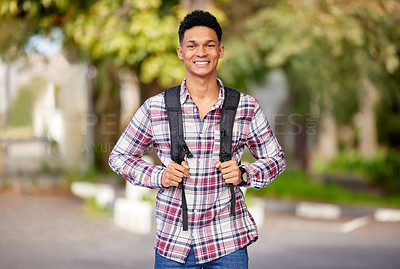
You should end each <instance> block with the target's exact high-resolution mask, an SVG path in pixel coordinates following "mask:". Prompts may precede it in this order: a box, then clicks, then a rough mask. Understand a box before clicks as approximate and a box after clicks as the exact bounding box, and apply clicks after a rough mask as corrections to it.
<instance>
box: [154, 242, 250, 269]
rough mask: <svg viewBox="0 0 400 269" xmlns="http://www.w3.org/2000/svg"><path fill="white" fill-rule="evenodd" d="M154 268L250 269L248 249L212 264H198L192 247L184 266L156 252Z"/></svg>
mask: <svg viewBox="0 0 400 269" xmlns="http://www.w3.org/2000/svg"><path fill="white" fill-rule="evenodd" d="M154 268H155V269H166V268H171V269H172V268H173V269H175V268H191V269H202V268H203V269H247V268H249V257H248V255H247V247H244V248H242V249H239V250H237V251H235V252H233V253H230V254H228V255H226V256H223V257H221V258H219V259H217V260H213V261H211V262H207V263H203V264H196V259H195V257H194V250H193V247H192V248H191V249H190V252H189V255H188V257H187V259H186V262H185V263H184V264H183V263H179V262H176V261H172V260H170V259H167V258H164V257H163V256H161V255H160V254H158V253H157V251H156V257H155V263H154Z"/></svg>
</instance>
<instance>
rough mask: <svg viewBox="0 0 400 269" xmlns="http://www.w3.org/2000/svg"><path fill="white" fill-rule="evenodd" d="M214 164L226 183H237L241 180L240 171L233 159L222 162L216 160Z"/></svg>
mask: <svg viewBox="0 0 400 269" xmlns="http://www.w3.org/2000/svg"><path fill="white" fill-rule="evenodd" d="M215 166H216V168H218V169H219V170H220V171H221V174H222V178H223V179H224V180H225V182H226V183H228V184H229V183H231V184H233V185H237V184H239V183H240V182H241V181H242V179H241V172H240V169H239V166H238V165H237V163H236V161H235V160H230V161H227V162H223V163H222V162H220V161H218V162H217V163H216V165H215Z"/></svg>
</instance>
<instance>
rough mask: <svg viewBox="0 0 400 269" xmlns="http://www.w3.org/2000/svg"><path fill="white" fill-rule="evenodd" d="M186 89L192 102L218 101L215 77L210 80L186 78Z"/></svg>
mask: <svg viewBox="0 0 400 269" xmlns="http://www.w3.org/2000/svg"><path fill="white" fill-rule="evenodd" d="M186 87H187V90H188V91H189V93H190V96H191V97H192V98H193V99H194V100H202V99H208V100H210V101H216V100H218V95H219V85H218V83H217V77H216V76H215V77H213V78H211V79H208V78H207V79H205V78H199V77H196V78H191V77H186Z"/></svg>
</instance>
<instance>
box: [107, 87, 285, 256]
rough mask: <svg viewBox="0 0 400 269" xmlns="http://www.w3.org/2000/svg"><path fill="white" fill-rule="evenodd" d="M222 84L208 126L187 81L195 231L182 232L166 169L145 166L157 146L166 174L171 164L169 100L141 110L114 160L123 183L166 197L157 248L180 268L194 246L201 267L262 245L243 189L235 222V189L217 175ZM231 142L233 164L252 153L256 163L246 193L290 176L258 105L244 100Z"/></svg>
mask: <svg viewBox="0 0 400 269" xmlns="http://www.w3.org/2000/svg"><path fill="white" fill-rule="evenodd" d="M218 83H219V85H220V94H219V98H218V101H217V102H216V103H215V104H214V105H213V106H212V107H211V109H210V111H209V112H208V113H207V114H206V116H205V117H204V119H203V121H201V120H200V115H199V112H198V108H197V106H196V105H195V104H194V102H193V100H192V98H191V97H190V95H189V92H188V91H187V89H186V80H184V81H183V82H182V86H181V95H180V100H181V104H182V117H183V122H184V134H185V135H184V136H185V137H184V139H185V141H186V143H187V145H188V147H189V150H190V151H191V153H192V154H193V155H194V157H193V158H190V159H187V160H186V161H187V162H188V163H189V168H190V176H189V177H187V178H184V184H185V193H186V200H187V204H188V220H189V221H188V222H189V230H188V231H183V229H182V210H181V197H182V189H181V188H180V187H170V188H164V187H163V186H162V185H161V176H162V173H163V172H164V170H165V169H166V168H165V167H162V166H158V165H153V164H149V163H147V162H145V161H144V160H142V159H141V156H142V155H143V153H144V152H145V151H146V150H147V149H148V148H149V147H150V146H152V145H153V146H154V149H155V150H156V152H157V155H158V157H159V158H160V160H161V162H162V163H163V164H164V165H165V166H168V164H169V163H170V162H171V161H172V160H171V155H170V154H171V152H170V135H169V123H168V118H167V112H166V108H165V104H164V93H160V94H158V95H156V96H154V97H151V98H149V99H148V100H147V101H146V102H145V103H144V104H143V105H142V106H141V107H140V109H139V110H138V111H137V112H136V114H135V116H134V117H133V118H132V120H131V122H130V123H129V125H128V126H127V128H126V129H125V131H124V133H123V134H122V135H121V137H120V139H119V140H118V142H117V144H116V145H115V147H114V149H113V151H112V152H111V154H110V159H109V163H110V166H111V168H112V169H113V170H114V171H115V172H117V173H118V174H119V175H122V176H123V177H124V178H126V179H127V180H128V181H129V182H131V183H132V184H134V185H139V186H143V187H148V188H157V189H159V191H158V194H157V204H156V221H157V236H156V238H157V239H156V243H155V248H156V250H157V252H158V253H159V254H160V255H162V256H164V257H166V258H168V259H171V260H174V261H177V262H181V263H183V262H184V261H185V259H186V257H187V255H188V254H189V250H190V248H191V246H193V248H194V252H195V256H196V261H197V263H206V262H209V261H212V260H215V259H218V258H220V257H222V256H225V255H227V254H229V253H232V252H234V251H236V250H238V249H240V248H242V247H244V246H246V245H249V244H250V243H252V242H254V241H255V240H257V237H258V232H257V227H256V224H255V222H254V219H253V217H252V216H251V214H250V213H249V211H248V210H247V207H246V204H245V201H244V196H243V193H242V191H241V190H240V188H239V187H235V192H236V215H234V216H232V215H230V199H231V197H230V192H229V187H228V185H227V184H226V183H225V182H224V180H223V179H222V175H221V173H220V171H219V170H218V169H217V168H216V167H215V164H216V163H217V161H218V160H219V149H220V131H219V130H220V125H219V121H220V116H221V107H222V103H223V100H224V90H223V89H224V87H223V85H222V82H221V81H220V80H218ZM232 140H233V144H232V154H233V157H232V158H233V159H234V160H236V161H237V162H239V161H240V159H241V156H242V154H243V150H244V147H245V146H247V147H248V148H249V149H250V151H251V153H252V154H253V155H254V156H255V158H256V159H257V160H256V161H255V162H254V163H251V164H249V165H245V166H243V168H244V169H245V170H246V172H247V173H248V176H249V179H248V183H247V186H245V187H252V188H256V189H259V188H262V187H265V186H267V185H268V184H269V183H271V182H272V180H274V179H275V177H276V176H278V175H279V174H280V173H281V172H282V171H283V170H284V169H285V158H284V154H283V151H282V148H281V146H280V145H279V144H278V141H277V140H276V138H275V136H274V134H273V133H272V130H271V128H270V125H269V123H268V121H267V118H266V116H265V114H264V112H263V111H262V109H261V108H260V106H259V103H258V101H257V100H256V99H254V98H253V97H251V96H249V95H246V94H243V93H241V97H240V103H239V106H238V109H237V112H236V117H235V123H234V126H233V139H232Z"/></svg>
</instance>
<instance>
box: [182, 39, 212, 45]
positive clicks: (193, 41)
mask: <svg viewBox="0 0 400 269" xmlns="http://www.w3.org/2000/svg"><path fill="white" fill-rule="evenodd" d="M211 42H214V43H217V42H216V41H215V40H212V39H210V40H207V41H206V42H205V43H211ZM188 43H197V41H195V40H189V41H188V42H186V44H188Z"/></svg>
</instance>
